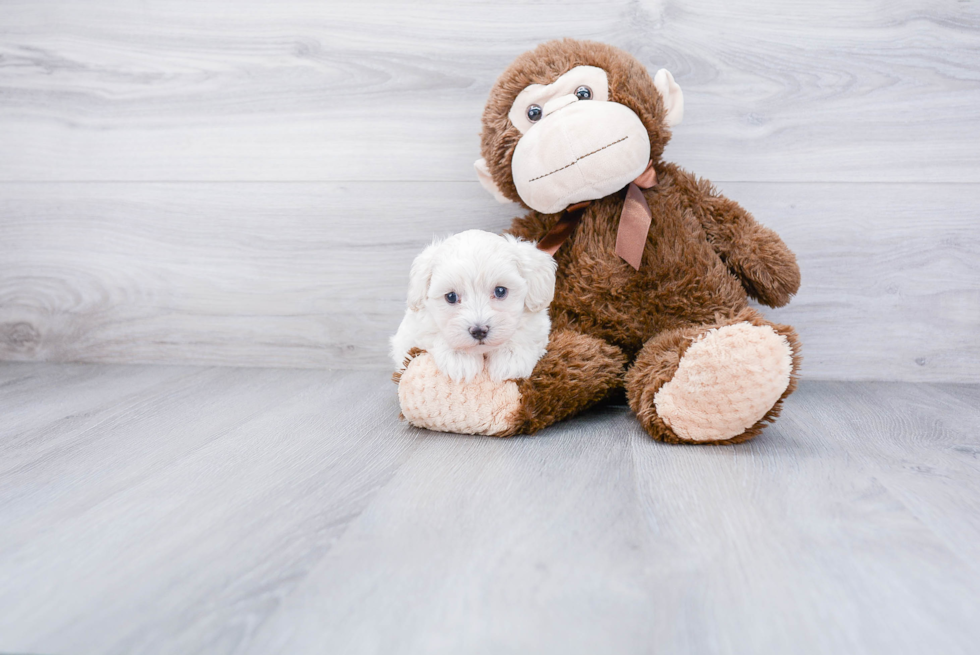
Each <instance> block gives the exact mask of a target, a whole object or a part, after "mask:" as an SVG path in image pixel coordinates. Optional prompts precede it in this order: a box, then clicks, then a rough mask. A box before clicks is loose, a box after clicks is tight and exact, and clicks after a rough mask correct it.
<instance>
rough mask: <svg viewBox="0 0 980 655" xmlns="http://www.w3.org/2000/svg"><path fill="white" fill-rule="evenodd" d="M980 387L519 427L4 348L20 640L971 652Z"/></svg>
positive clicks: (214, 374) (7, 480)
mask: <svg viewBox="0 0 980 655" xmlns="http://www.w3.org/2000/svg"><path fill="white" fill-rule="evenodd" d="M127 382H129V383H130V384H129V385H127ZM978 408H980V386H978V385H969V386H968V385H950V384H943V385H935V384H924V383H920V384H908V383H866V382H865V383H853V382H852V383H843V382H811V381H804V382H803V383H802V385H801V387H800V389H799V391H798V392H797V393H796V394H794V395H793V396H791V397H790V398H789V399H788V401H787V404H786V407H785V410H784V413H783V416H782V418H781V419H780V421H779V422H778V423H777V424H776V425H775V426H773V427H772V428H770V429H769V430H767V431H766V432H765V433H764V434H763V435H762V436H760V437H759V438H757V439H756V440H754V441H752V442H749V443H746V444H741V445H738V446H734V447H691V446H684V447H678V446H670V445H666V444H662V443H658V442H654V441H652V440H651V439H650V438H649V437H647V436H646V435H645V434H644V433H643V432H642V431H641V429H640V428H639V425H638V423H637V422H636V420H635V419H634V417H633V416H631V415H630V413H629V410H628V409H626V408H624V407H606V408H602V409H598V410H596V411H593V412H591V413H589V414H586V415H584V416H581V417H579V418H577V419H573V420H571V421H568V422H565V423H562V424H560V425H557V426H553V427H552V428H549V429H548V430H546V431H544V432H542V433H541V434H540V435H539V436H536V437H530V438H514V439H507V440H500V439H494V438H481V437H469V436H459V435H447V434H437V433H430V432H425V431H419V430H415V429H413V428H410V427H408V426H406V425H405V424H403V423H399V422H398V420H397V418H396V414H397V411H396V399H395V394H394V388H393V386H392V385H391V384H390V382H388V381H387V380H386V376H385V375H384V374H383V373H381V372H366V371H365V372H329V371H304V370H295V369H293V370H275V369H235V368H218V369H215V368H209V369H194V368H188V367H159V366H127V367H119V366H104V365H53V364H12V363H6V364H2V365H0V410H2V415H3V416H4V417H5V422H4V423H3V426H2V428H0V462H3V463H4V467H3V468H0V525H3V530H0V651H5V652H38V653H40V652H72V653H81V654H85V653H108V654H113V653H127V654H150V653H174V652H180V653H194V652H208V653H262V654H267V653H290V654H291V655H302V654H304V653H322V652H344V653H450V652H451V653H459V652H467V653H500V652H534V653H551V652H561V653H596V652H617V653H647V652H663V653H704V652H712V653H746V654H749V653H752V654H757V655H765V654H768V653H786V652H793V653H801V654H811V653H828V654H830V653H833V654H834V655H837V654H839V653H845V652H846V653H876V654H877V653H881V654H882V655H885V654H887V655H893V654H899V655H901V654H905V653H922V652H942V653H950V654H960V653H963V654H967V653H972V652H973V651H974V650H975V644H976V643H977V640H978V638H980V628H978V626H977V623H976V621H975V617H976V614H977V611H978V610H980V566H978V565H977V562H978V561H980V558H978V555H980V550H978V546H977V545H978V544H980V519H978V517H980V512H978V511H977V510H978V509H980V476H978V475H977V474H978V472H980V466H978V463H977V462H978V460H977V453H978V452H980V409H978ZM7 418H9V419H10V420H11V421H12V422H10V423H8V422H6V419H7Z"/></svg>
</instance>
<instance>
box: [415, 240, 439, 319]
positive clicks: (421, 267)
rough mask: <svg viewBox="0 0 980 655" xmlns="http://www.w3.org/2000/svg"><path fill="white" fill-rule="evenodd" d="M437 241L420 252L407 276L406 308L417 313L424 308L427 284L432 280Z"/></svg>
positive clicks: (427, 289)
mask: <svg viewBox="0 0 980 655" xmlns="http://www.w3.org/2000/svg"><path fill="white" fill-rule="evenodd" d="M438 245H439V241H438V240H436V241H433V242H432V245H430V246H428V247H427V248H426V249H425V250H423V251H422V252H420V253H419V254H418V256H417V257H416V258H415V261H413V262H412V270H411V271H410V272H409V274H408V308H409V309H411V310H412V311H413V312H417V311H419V310H420V309H422V307H423V306H425V297H426V296H427V295H428V293H429V282H430V281H431V280H432V267H433V266H435V262H436V247H437V246H438Z"/></svg>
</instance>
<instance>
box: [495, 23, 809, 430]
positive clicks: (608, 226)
mask: <svg viewBox="0 0 980 655" xmlns="http://www.w3.org/2000/svg"><path fill="white" fill-rule="evenodd" d="M576 66H596V67H599V68H602V69H603V70H605V71H606V72H607V74H608V78H609V100H610V101H611V102H616V103H620V104H622V105H625V106H626V107H628V108H629V109H631V110H632V111H633V112H635V113H636V115H637V116H638V117H639V118H640V120H641V121H642V122H643V124H644V126H645V127H646V129H647V132H648V135H649V138H650V157H651V159H652V161H653V166H654V168H655V169H656V172H657V176H658V178H659V184H658V185H657V186H656V187H654V188H651V189H648V190H646V191H644V196H645V198H646V200H647V203H648V204H649V206H650V209H651V212H652V214H653V221H652V224H651V226H650V230H649V234H648V237H647V242H646V246H645V249H644V251H643V260H642V265H641V266H640V268H639V270H634V269H633V268H632V267H631V266H630V265H629V264H627V263H626V262H625V261H623V260H622V259H620V258H619V257H618V256H617V255H616V254H615V244H616V233H617V228H618V223H619V217H620V214H621V212H622V208H623V203H624V199H625V195H626V189H622V190H620V191H617V192H615V193H612V194H610V195H608V196H606V197H604V198H600V199H598V200H594V201H593V202H592V203H591V204H590V205H589V206H588V207H587V209H586V210H585V212H584V214H583V216H582V220H581V222H580V223H579V224H578V226H577V227H576V228H575V231H574V232H573V233H572V235H571V237H570V238H569V239H568V241H566V242H565V243H564V245H563V246H562V247H561V249H560V250H559V251H558V252H557V254H556V255H555V259H556V261H557V262H558V277H557V282H556V287H555V298H554V301H553V303H552V306H551V317H552V338H551V342H550V344H549V348H548V352H547V354H546V355H545V356H544V357H543V358H542V359H541V361H540V362H538V364H537V366H536V367H535V370H534V373H533V374H532V375H531V377H530V378H528V379H527V380H523V381H522V382H520V383H519V384H518V389H519V391H520V396H521V397H520V399H519V400H518V401H514V403H513V404H514V405H515V407H513V408H511V409H509V410H508V411H511V410H513V411H514V414H513V416H514V420H513V423H512V424H511V425H510V426H508V427H507V428H505V429H503V430H502V431H501V433H503V434H517V433H530V432H534V431H536V430H539V429H541V428H542V427H545V426H546V425H549V424H551V423H553V422H555V421H558V420H561V419H563V418H565V417H567V416H570V415H572V414H574V413H576V412H578V411H580V410H582V409H584V408H586V407H588V406H589V405H592V404H594V403H595V402H597V401H599V400H601V399H602V398H604V397H606V396H607V395H608V394H609V393H610V392H611V391H613V390H615V389H616V388H617V387H622V386H625V390H626V395H627V399H628V401H629V404H630V407H631V408H632V409H633V411H634V412H635V413H636V415H637V417H638V418H639V420H640V422H641V424H642V425H643V427H644V428H645V429H646V430H647V432H649V433H650V435H651V436H653V437H654V438H656V439H660V440H663V441H667V442H672V443H680V442H690V443H736V442H739V441H744V440H745V439H748V438H751V437H752V436H755V435H756V434H758V433H759V432H760V431H761V430H762V428H763V427H764V426H765V425H766V424H767V423H769V422H771V421H772V420H774V419H775V417H776V416H777V415H778V413H779V410H780V405H781V403H782V400H783V399H784V398H785V397H786V396H787V395H789V394H790V393H791V392H792V391H793V389H794V388H795V386H796V377H797V374H798V371H799V365H800V344H799V339H798V338H797V336H796V333H795V332H794V331H793V329H792V328H791V327H789V326H785V325H776V324H772V323H770V322H768V321H766V320H765V319H764V318H763V317H762V316H761V315H760V314H759V313H758V312H756V311H755V310H753V309H751V308H750V307H749V306H748V298H749V297H752V298H755V299H756V300H758V301H759V302H761V303H763V304H766V305H769V306H771V307H778V306H781V305H784V304H786V303H787V302H788V301H789V299H790V297H791V296H792V295H793V294H795V293H796V291H797V290H798V288H799V285H800V273H799V268H798V267H797V264H796V258H795V257H794V255H793V253H792V252H790V250H789V249H788V248H787V247H786V246H785V244H784V243H783V242H782V241H781V240H780V238H779V237H778V236H777V235H776V234H775V233H774V232H773V231H771V230H769V229H767V228H765V227H763V226H761V225H759V224H758V223H757V222H756V221H755V220H754V219H753V217H752V216H751V215H750V214H749V213H748V212H747V211H745V210H744V209H743V208H742V207H740V206H739V205H738V204H737V203H735V202H733V201H732V200H729V199H727V198H725V197H724V196H722V195H720V194H719V193H718V192H717V191H716V190H715V189H714V188H713V187H712V185H711V184H710V183H709V182H707V181H705V180H701V179H698V178H696V177H695V176H694V175H692V174H691V173H688V172H686V171H684V170H682V169H681V168H679V167H678V166H676V165H674V164H671V163H668V162H665V161H663V160H662V154H663V150H664V147H665V146H666V144H667V141H668V140H669V138H670V129H669V128H668V126H667V125H668V120H667V115H666V114H667V108H666V107H665V105H664V102H663V99H662V98H661V96H660V94H659V93H658V91H657V89H656V87H655V85H654V82H653V79H652V78H651V76H650V75H649V74H648V72H647V71H646V69H645V68H644V67H643V66H642V65H641V64H640V63H639V62H638V61H637V60H636V59H634V58H633V57H632V56H630V55H629V54H627V53H625V52H623V51H621V50H618V49H616V48H613V47H611V46H607V45H603V44H598V43H591V42H583V41H574V40H568V39H566V40H563V41H552V42H549V43H545V44H543V45H541V46H539V47H538V48H536V49H535V50H533V51H531V52H528V53H526V54H524V55H521V56H520V57H518V58H517V60H516V61H515V62H514V63H513V64H512V65H511V66H510V68H508V69H507V70H506V71H505V72H504V73H503V75H501V77H500V79H499V80H498V81H497V83H496V84H495V85H494V88H493V89H492V91H491V93H490V98H489V100H488V102H487V105H486V109H485V111H484V114H483V132H482V135H481V142H482V154H483V157H484V158H485V159H486V167H487V169H488V170H489V173H490V175H491V176H492V183H493V186H495V187H496V189H497V190H498V191H499V193H500V194H502V195H503V196H504V197H506V198H508V199H510V200H513V201H515V202H521V198H520V196H519V195H518V193H517V189H516V186H515V184H514V181H513V178H512V174H511V159H512V157H513V153H514V149H515V147H516V146H517V143H518V141H519V140H520V138H521V132H520V131H519V130H518V129H517V128H515V127H514V126H513V124H511V122H510V120H509V119H508V112H509V111H510V109H511V105H512V103H513V101H514V99H515V98H516V97H517V95H518V94H519V93H520V92H521V91H522V90H523V89H524V88H526V87H527V86H528V85H530V84H548V83H550V82H552V81H554V80H555V79H557V78H558V77H559V76H560V75H562V74H563V73H565V72H567V71H568V70H570V69H572V68H574V67H576ZM560 216H561V214H560V213H559V214H542V213H539V212H535V211H531V212H530V213H528V214H527V215H526V216H524V217H522V218H518V219H515V220H514V222H513V225H512V226H511V228H510V230H508V232H509V233H511V234H513V235H516V236H519V237H521V238H523V239H527V240H534V241H536V240H539V239H541V237H543V236H544V235H545V234H546V233H547V232H548V230H549V229H550V228H551V227H552V226H554V225H555V223H556V222H557V221H558V219H559V218H560ZM727 326H738V327H737V328H735V329H731V330H725V329H724V328H726V327H727ZM712 334H714V335H715V336H711V335H712ZM718 335H721V336H718ZM722 337H724V338H722ZM705 340H707V341H705ZM702 342H704V343H705V344H706V345H704V346H700V347H697V348H695V345H696V344H699V343H702ZM692 348H694V350H693V351H692V353H691V356H690V357H688V358H686V359H685V355H686V354H687V353H688V350H689V349H692ZM726 349H727V350H726ZM732 362H739V364H737V365H733V364H732ZM682 366H683V369H682ZM740 366H741V367H742V368H739V367H740ZM680 369H682V370H681V373H680V374H679V373H678V371H679V370H680ZM675 376H676V377H677V381H676V382H675V383H673V384H671V381H672V380H674V379H675ZM711 380H715V381H716V382H715V383H710V381H711ZM705 381H709V382H705ZM669 384H671V386H666V385H669ZM711 384H715V385H716V386H714V387H712V386H711ZM698 385H701V386H698ZM705 385H707V386H705ZM781 385H782V386H781ZM662 390H664V393H663V394H661V395H660V399H659V409H658V393H660V392H661V391H662ZM706 398H707V399H708V400H705V399H706ZM726 399H727V400H726ZM729 400H730V402H729ZM702 401H705V402H708V403H709V405H710V407H714V408H717V411H718V412H723V413H727V414H726V416H724V417H720V418H719V417H714V418H711V417H709V418H711V420H707V419H705V420H706V423H705V425H703V426H697V425H694V422H696V421H694V419H692V418H691V417H692V416H697V415H700V416H702V417H705V416H707V414H705V411H706V410H705V407H708V405H705V404H704V402H702ZM763 405H764V406H763ZM710 411H714V410H710ZM699 413H700V414H699ZM661 414H664V415H661ZM746 417H748V418H746ZM715 419H717V420H715ZM749 419H752V420H751V424H750V425H745V424H744V423H745V422H746V421H748V420H749ZM672 422H673V424H674V425H675V427H678V426H680V425H682V424H683V425H684V426H685V427H684V428H683V429H681V428H680V427H678V429H672V428H671V423H672ZM708 424H711V425H708ZM712 426H714V427H712ZM718 426H721V427H718ZM733 426H737V427H733Z"/></svg>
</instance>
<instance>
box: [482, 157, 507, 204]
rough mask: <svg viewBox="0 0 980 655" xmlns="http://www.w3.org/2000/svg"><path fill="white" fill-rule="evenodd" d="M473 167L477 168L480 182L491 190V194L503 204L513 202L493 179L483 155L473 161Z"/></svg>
mask: <svg viewBox="0 0 980 655" xmlns="http://www.w3.org/2000/svg"><path fill="white" fill-rule="evenodd" d="M473 168H475V169H476V176H477V177H478V178H480V184H481V185H483V188H484V189H486V190H487V191H489V192H490V195H492V196H493V197H494V198H496V199H497V202H499V203H501V204H507V203H508V202H513V201H512V200H511V199H510V198H508V197H507V196H505V195H504V194H502V193H500V189H498V188H497V185H496V184H495V183H494V181H493V175H490V169H489V168H488V167H487V160H486V159H483V158H482V157H481V158H480V159H477V160H476V161H475V162H473Z"/></svg>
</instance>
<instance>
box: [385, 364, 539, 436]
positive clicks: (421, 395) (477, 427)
mask: <svg viewBox="0 0 980 655" xmlns="http://www.w3.org/2000/svg"><path fill="white" fill-rule="evenodd" d="M398 377H399V379H398V401H399V403H400V404H401V409H402V415H403V416H404V417H405V418H406V419H407V420H408V422H409V423H411V424H412V425H414V426H416V427H420V428H426V429H428V430H435V431H437V432H458V433H461V434H486V435H492V436H502V435H505V434H511V433H513V431H514V429H515V428H516V427H517V424H518V422H519V420H520V418H519V414H520V411H521V406H522V403H521V392H520V391H518V389H517V383H515V382H513V381H511V380H507V381H505V382H493V381H492V380H490V378H489V377H487V374H486V371H481V372H480V373H479V375H478V376H477V377H476V379H474V380H472V381H471V382H454V381H452V380H450V379H449V378H448V377H446V376H445V375H443V374H442V373H440V372H439V369H438V368H436V364H435V361H434V360H433V358H432V355H430V354H429V353H426V352H423V353H421V354H419V355H418V356H416V357H414V358H413V359H412V360H411V361H410V362H409V363H408V366H407V367H406V368H405V370H404V371H402V372H401V374H400V375H399V376H398Z"/></svg>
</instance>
